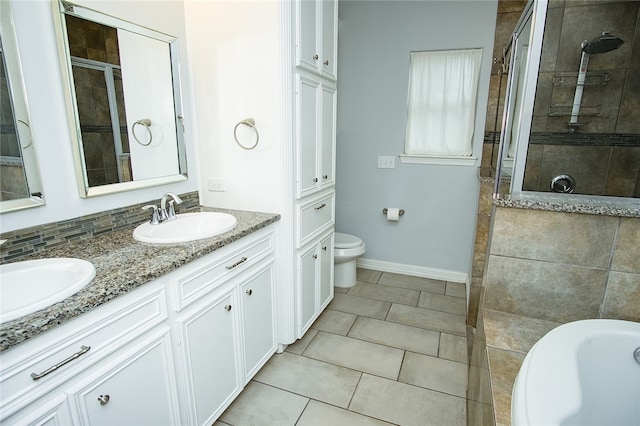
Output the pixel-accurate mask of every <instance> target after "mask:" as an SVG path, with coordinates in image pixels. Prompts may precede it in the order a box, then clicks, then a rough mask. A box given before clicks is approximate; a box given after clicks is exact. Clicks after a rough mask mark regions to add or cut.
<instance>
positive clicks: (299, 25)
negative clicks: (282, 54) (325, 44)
mask: <svg viewBox="0 0 640 426" xmlns="http://www.w3.org/2000/svg"><path fill="white" fill-rule="evenodd" d="M318 19H319V15H318V6H317V4H316V0H299V1H298V13H297V17H296V30H297V31H296V38H297V40H296V41H297V44H298V50H297V52H298V54H297V56H298V58H297V63H296V65H297V66H299V67H301V68H306V69H308V70H311V71H314V70H316V69H317V67H318V62H319V60H320V56H319V54H320V52H319V51H318V43H317V37H318V35H317V32H318V31H319V29H320V28H319V27H318V23H317V21H318Z"/></svg>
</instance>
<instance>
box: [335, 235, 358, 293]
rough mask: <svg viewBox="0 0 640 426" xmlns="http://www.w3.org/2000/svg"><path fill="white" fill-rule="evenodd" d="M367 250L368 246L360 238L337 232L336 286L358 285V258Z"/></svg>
mask: <svg viewBox="0 0 640 426" xmlns="http://www.w3.org/2000/svg"><path fill="white" fill-rule="evenodd" d="M365 251H366V247H365V245H364V242H363V241H362V240H361V239H360V238H358V237H356V236H353V235H349V234H343V233H341V232H336V233H335V246H334V249H333V256H334V260H333V263H334V265H335V268H334V283H333V285H334V286H336V287H342V288H349V287H353V286H354V285H356V280H357V279H356V259H357V258H358V257H360V256H362V255H363V254H364V252H365Z"/></svg>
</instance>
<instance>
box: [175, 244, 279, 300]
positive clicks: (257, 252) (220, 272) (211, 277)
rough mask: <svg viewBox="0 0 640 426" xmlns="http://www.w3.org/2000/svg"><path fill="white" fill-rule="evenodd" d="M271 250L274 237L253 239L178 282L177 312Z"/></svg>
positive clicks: (179, 279)
mask: <svg viewBox="0 0 640 426" xmlns="http://www.w3.org/2000/svg"><path fill="white" fill-rule="evenodd" d="M272 251H273V234H272V233H268V234H267V235H262V236H261V237H259V238H257V239H253V240H251V241H249V242H247V243H245V244H243V245H242V246H240V247H238V248H236V249H233V250H232V251H231V252H230V253H227V254H225V255H224V256H222V257H220V258H218V259H216V260H213V261H212V262H211V263H209V264H208V265H207V266H205V267H203V268H201V269H198V270H197V271H195V272H192V273H190V274H188V275H185V276H183V277H181V278H178V279H177V284H178V286H177V289H178V295H177V297H178V300H177V307H176V310H177V311H180V310H182V309H183V308H185V307H186V306H188V305H190V304H191V303H193V302H195V301H197V300H199V299H200V298H201V297H202V296H204V295H205V294H207V293H208V292H210V291H211V290H213V289H214V288H215V287H216V286H217V285H218V284H220V283H221V282H222V281H223V280H226V279H227V278H230V277H231V276H233V275H236V274H237V273H239V272H241V271H244V270H245V269H247V267H248V266H249V265H252V264H255V263H256V262H257V261H258V260H260V259H262V258H264V257H265V256H266V255H267V254H268V253H271V252H272Z"/></svg>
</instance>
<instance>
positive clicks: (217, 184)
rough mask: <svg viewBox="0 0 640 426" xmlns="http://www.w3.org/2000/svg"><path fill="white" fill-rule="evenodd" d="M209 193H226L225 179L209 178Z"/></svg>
mask: <svg viewBox="0 0 640 426" xmlns="http://www.w3.org/2000/svg"><path fill="white" fill-rule="evenodd" d="M207 184H208V188H209V191H215V192H224V191H225V189H224V179H223V178H209V180H208V182H207Z"/></svg>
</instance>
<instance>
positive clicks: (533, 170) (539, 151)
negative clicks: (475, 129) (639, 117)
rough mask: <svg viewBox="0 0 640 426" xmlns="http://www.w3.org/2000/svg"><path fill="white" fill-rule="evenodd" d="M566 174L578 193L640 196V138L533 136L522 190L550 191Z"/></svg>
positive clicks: (601, 135) (564, 135)
mask: <svg viewBox="0 0 640 426" xmlns="http://www.w3.org/2000/svg"><path fill="white" fill-rule="evenodd" d="M562 174H568V175H570V176H572V177H573V178H574V179H575V181H576V187H575V192H576V193H578V194H585V195H608V196H617V197H640V135H622V134H594V133H592V134H588V135H587V134H581V133H576V134H569V133H536V134H532V135H531V140H530V142H529V151H528V152H527V167H526V171H525V175H524V183H523V185H522V189H523V190H525V191H539V192H550V191H551V180H552V179H553V177H555V176H558V175H562Z"/></svg>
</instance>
